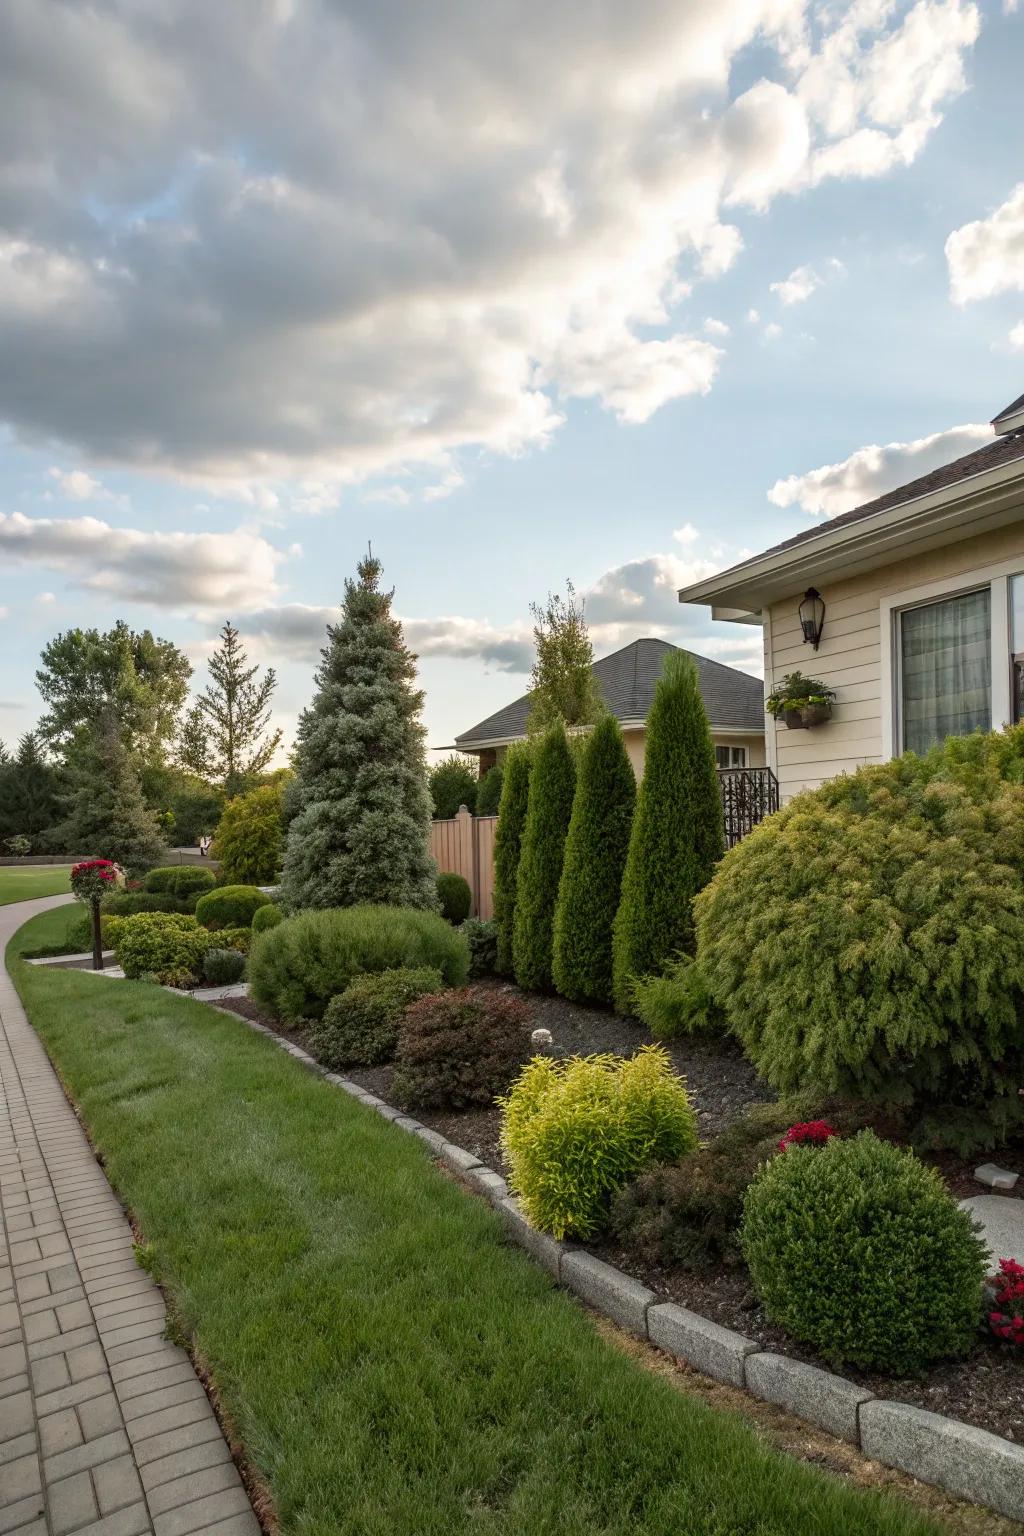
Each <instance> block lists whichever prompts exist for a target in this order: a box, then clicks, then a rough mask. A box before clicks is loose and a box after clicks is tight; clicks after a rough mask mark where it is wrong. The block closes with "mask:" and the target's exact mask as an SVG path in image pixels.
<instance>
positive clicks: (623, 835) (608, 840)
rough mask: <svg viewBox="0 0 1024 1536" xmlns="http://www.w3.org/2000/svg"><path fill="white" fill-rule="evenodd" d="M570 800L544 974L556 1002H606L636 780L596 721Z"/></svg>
mask: <svg viewBox="0 0 1024 1536" xmlns="http://www.w3.org/2000/svg"><path fill="white" fill-rule="evenodd" d="M578 772H579V777H578V779H577V783H576V798H575V799H574V801H573V806H572V820H571V821H570V822H569V835H568V837H567V839H566V843H565V862H564V864H563V866H562V880H561V884H560V886H559V888H558V905H557V906H556V908H555V941H554V954H553V959H552V976H553V979H554V983H555V986H556V987H557V989H558V991H559V992H561V994H562V996H563V997H571V998H573V999H575V1000H576V1001H577V1002H585V1003H610V1002H611V1000H612V925H613V923H614V922H615V914H616V912H617V911H618V907H619V895H620V892H621V889H622V874H623V870H624V869H625V867H626V853H627V851H628V849H629V832H630V827H631V826H632V823H633V807H634V805H635V803H636V777H635V775H634V773H633V769H632V765H631V764H630V761H629V754H628V753H627V751H626V743H625V741H624V740H623V736H622V730H621V728H620V726H619V722H618V721H617V720H616V718H615V716H614V715H610V714H607V715H604V716H602V718H601V719H600V720H599V721H598V723H597V725H596V726H595V727H594V729H593V731H591V733H590V735H589V736H588V737H587V739H586V741H585V743H584V746H583V750H582V753H581V755H580V759H579V768H578Z"/></svg>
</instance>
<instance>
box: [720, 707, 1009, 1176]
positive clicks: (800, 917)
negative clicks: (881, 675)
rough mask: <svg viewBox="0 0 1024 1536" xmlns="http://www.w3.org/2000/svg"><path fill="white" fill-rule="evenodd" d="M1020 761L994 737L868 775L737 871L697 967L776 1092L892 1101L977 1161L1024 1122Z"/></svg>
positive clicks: (803, 804) (777, 820)
mask: <svg viewBox="0 0 1024 1536" xmlns="http://www.w3.org/2000/svg"><path fill="white" fill-rule="evenodd" d="M1007 734H1008V735H1009V736H1011V737H1014V736H1016V733H1007ZM997 744H998V750H997ZM1000 751H1001V752H1002V753H1003V754H1004V759H1001V758H1000ZM1019 763H1020V759H1019V758H1018V757H1017V756H1016V755H1015V754H1013V753H1012V751H1011V745H1010V744H1008V743H1007V738H1006V737H995V738H992V737H989V738H984V737H979V738H977V739H976V743H975V744H974V745H973V746H972V745H971V744H970V743H968V744H964V743H957V744H956V745H955V746H954V745H953V744H952V743H950V744H949V745H948V746H947V748H945V749H942V750H939V751H936V752H934V753H932V754H930V755H929V756H928V757H927V758H925V759H919V758H916V757H914V756H912V755H909V754H908V755H907V756H906V757H903V758H898V759H896V760H895V761H894V762H890V763H886V764H884V765H881V766H879V767H872V768H862V769H859V770H858V771H857V772H856V773H854V774H851V775H849V776H848V777H844V778H841V779H836V780H834V781H832V782H831V783H828V784H825V785H822V787H821V788H820V789H817V790H814V791H811V792H809V793H807V794H803V795H800V796H798V797H797V798H796V799H795V800H792V801H791V802H790V803H789V805H787V806H786V807H785V808H784V809H783V810H782V811H780V812H778V813H777V814H776V815H775V816H771V817H769V818H768V820H766V821H764V822H763V823H762V824H761V825H760V826H759V827H757V828H756V829H755V830H754V832H753V833H752V834H751V835H750V836H749V837H747V838H744V840H743V841H742V842H741V843H739V844H738V845H737V846H736V847H735V848H733V849H732V850H731V851H730V852H729V853H728V854H727V855H726V857H725V858H724V859H723V861H722V864H721V867H720V869H719V871H718V873H717V874H716V876H715V878H714V879H713V880H712V882H711V884H710V885H709V886H708V888H707V889H706V890H705V891H704V892H703V893H702V895H701V896H700V897H699V898H698V900H697V903H696V912H697V933H698V963H699V965H700V968H701V972H702V974H703V976H704V978H705V979H706V981H707V984H708V986H709V988H710V990H711V993H712V995H713V997H714V999H715V1001H716V1003H717V1004H718V1005H719V1007H721V1008H722V1010H723V1011H724V1013H725V1015H726V1019H727V1022H728V1024H729V1026H730V1028H731V1029H732V1030H733V1031H734V1032H735V1033H736V1035H738V1036H739V1038H740V1040H741V1041H742V1043H743V1045H744V1047H745V1049H746V1051H747V1054H748V1055H749V1056H750V1058H751V1060H752V1061H753V1063H754V1065H755V1066H756V1067H757V1069H758V1071H759V1072H760V1073H761V1074H762V1076H764V1077H765V1078H767V1079H768V1081H769V1082H770V1083H772V1084H773V1085H774V1086H775V1087H776V1088H778V1089H780V1090H782V1091H784V1092H785V1091H788V1090H790V1089H792V1088H795V1087H799V1086H803V1085H818V1086H821V1087H823V1088H824V1089H825V1090H827V1091H833V1092H836V1093H838V1094H841V1095H845V1096H850V1097H856V1098H863V1099H870V1100H873V1101H874V1102H876V1103H879V1104H882V1105H887V1106H893V1107H894V1108H896V1109H898V1110H899V1111H900V1112H901V1113H902V1114H903V1115H904V1117H905V1119H906V1122H907V1124H908V1125H909V1126H910V1128H911V1130H912V1132H913V1135H914V1137H915V1139H916V1140H918V1141H920V1142H921V1143H925V1144H936V1145H950V1146H956V1147H958V1148H960V1149H961V1150H962V1151H968V1150H971V1149H973V1148H976V1147H979V1146H992V1145H994V1144H995V1143H996V1142H997V1141H999V1140H1001V1139H1003V1138H1005V1137H1006V1136H1007V1135H1008V1134H1010V1133H1011V1131H1013V1129H1014V1128H1017V1127H1020V1126H1021V1125H1022V1124H1024V1100H1022V1099H1021V1098H1020V1096H1019V1095H1018V1092H1017V1090H1018V1087H1019V1085H1020V1084H1021V1083H1022V1082H1024V880H1022V875H1024V789H1022V788H1021V787H1020V786H1019V785H1017V784H1013V783H1007V782H1005V781H1004V780H1003V779H1001V778H1000V777H999V771H1000V768H1001V767H1009V768H1014V767H1015V766H1016V767H1019Z"/></svg>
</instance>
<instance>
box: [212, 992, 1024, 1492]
mask: <svg viewBox="0 0 1024 1536" xmlns="http://www.w3.org/2000/svg"><path fill="white" fill-rule="evenodd" d="M207 1006H209V1007H212V1008H217V1004H216V1003H210V1004H208V1005H207ZM217 1011H218V1012H221V1013H226V1014H228V1015H229V1016H230V1017H231V1018H233V1019H234V1020H235V1021H236V1022H241V1023H243V1024H247V1025H248V1026H249V1028H250V1029H253V1030H256V1031H257V1032H258V1033H259V1034H264V1035H267V1036H269V1037H270V1038H271V1039H272V1040H273V1041H274V1042H275V1044H277V1045H278V1046H280V1047H281V1048H282V1049H283V1050H286V1051H287V1052H288V1054H289V1055H290V1056H293V1057H295V1059H296V1060H299V1061H301V1062H303V1064H304V1065H306V1066H308V1067H309V1068H311V1069H312V1070H313V1071H314V1072H318V1073H320V1075H321V1076H322V1077H323V1078H324V1080H325V1081H326V1082H329V1083H332V1084H334V1086H335V1087H337V1088H341V1089H342V1090H343V1091H344V1092H345V1093H347V1094H349V1095H350V1096H351V1097H352V1098H354V1099H357V1100H359V1101H360V1102H361V1103H363V1104H365V1105H366V1106H367V1108H368V1109H374V1110H376V1111H377V1113H378V1114H380V1115H382V1116H383V1117H384V1119H386V1120H390V1121H391V1123H392V1124H393V1125H396V1126H398V1127H400V1128H401V1129H402V1130H403V1131H410V1132H412V1133H413V1134H414V1135H416V1136H418V1137H419V1138H420V1139H421V1140H422V1141H424V1142H425V1143H426V1144H427V1146H428V1147H429V1148H430V1149H431V1152H432V1155H433V1156H434V1157H435V1158H437V1160H438V1161H442V1162H444V1163H445V1164H446V1165H447V1166H448V1167H450V1168H452V1169H453V1170H454V1171H455V1172H456V1173H458V1174H459V1176H460V1177H461V1178H462V1179H463V1180H464V1181H465V1182H466V1183H467V1184H469V1185H470V1186H471V1187H472V1188H474V1189H475V1190H477V1191H478V1192H479V1193H480V1194H482V1195H484V1196H485V1198H487V1199H488V1200H489V1201H490V1202H491V1204H492V1205H493V1206H494V1208H495V1210H496V1211H497V1213H498V1215H499V1216H500V1217H501V1218H502V1221H503V1222H504V1225H505V1230H506V1232H507V1233H508V1235H509V1236H510V1237H511V1238H512V1239H513V1240H514V1241H515V1242H516V1243H518V1244H519V1245H520V1247H522V1248H525V1249H526V1250H527V1252H528V1253H530V1254H531V1255H532V1256H533V1257H534V1258H535V1259H536V1260H537V1261H538V1263H540V1264H542V1265H543V1266H544V1268H545V1269H547V1270H548V1271H549V1272H550V1273H551V1274H552V1275H553V1276H554V1278H555V1279H556V1280H558V1281H560V1283H561V1284H562V1285H564V1286H565V1287H566V1288H567V1289H569V1290H572V1291H574V1292H575V1293H576V1294H577V1295H578V1296H580V1297H582V1299H583V1300H584V1301H586V1302H588V1303H589V1304H590V1305H591V1306H593V1307H594V1308H595V1309H596V1310H597V1311H599V1312H603V1313H604V1314H605V1315H606V1316H607V1317H610V1318H611V1319H612V1320H613V1321H614V1322H617V1323H619V1324H620V1325H621V1326H622V1327H623V1328H626V1329H628V1330H629V1331H630V1332H631V1333H634V1334H636V1335H638V1336H639V1337H640V1338H646V1339H649V1340H650V1342H651V1343H652V1344H655V1345H657V1347H658V1348H659V1349H663V1350H665V1351H666V1352H667V1353H668V1354H671V1355H673V1356H675V1358H676V1359H678V1360H681V1361H683V1362H684V1363H685V1364H687V1365H691V1366H693V1367H694V1369H695V1370H699V1371H702V1372H704V1374H705V1375H707V1376H712V1377H714V1378H715V1380H717V1381H722V1382H726V1383H728V1384H729V1385H730V1386H735V1387H742V1388H744V1389H745V1390H746V1391H748V1392H750V1394H751V1395H752V1396H754V1397H758V1398H760V1399H762V1400H763V1401H764V1402H769V1403H776V1404H777V1405H778V1406H779V1407H781V1408H785V1409H787V1410H788V1411H789V1412H791V1413H793V1414H795V1415H796V1416H797V1417H798V1418H801V1419H804V1420H806V1421H807V1422H809V1423H811V1424H816V1425H818V1426H819V1427H820V1428H821V1429H824V1430H826V1431H828V1433H829V1434H833V1435H836V1436H838V1437H839V1438H841V1439H844V1440H848V1441H849V1442H850V1443H852V1444H854V1445H859V1447H860V1449H861V1450H862V1451H863V1453H864V1455H865V1456H868V1457H870V1458H871V1459H872V1460H873V1461H879V1462H882V1463H883V1464H884V1465H886V1466H890V1467H896V1468H898V1469H899V1470H900V1471H901V1472H906V1473H908V1474H909V1476H911V1477H916V1478H917V1479H918V1480H919V1481H920V1482H923V1483H930V1484H932V1485H933V1486H938V1487H940V1488H946V1489H948V1490H949V1491H950V1492H951V1493H954V1494H957V1495H958V1496H959V1497H960V1498H964V1499H969V1500H971V1501H972V1502H973V1503H975V1504H980V1505H987V1506H989V1507H990V1508H992V1509H996V1510H998V1511H999V1512H1000V1513H1001V1514H1004V1515H1009V1516H1010V1517H1011V1519H1017V1520H1024V1447H1021V1446H1017V1445H1014V1444H1013V1443H1012V1442H1011V1441H1009V1440H1004V1439H1003V1438H1002V1437H1001V1436H1000V1435H994V1434H990V1433H989V1432H988V1431H987V1430H983V1429H976V1428H974V1426H973V1425H970V1424H963V1423H961V1422H960V1421H959V1420H958V1419H949V1418H946V1417H945V1416H944V1415H942V1414H939V1413H929V1412H928V1411H927V1410H925V1409H923V1408H915V1407H912V1406H911V1405H910V1404H909V1403H897V1402H892V1401H890V1400H889V1399H888V1398H877V1397H872V1395H871V1394H870V1393H869V1392H865V1391H862V1389H861V1388H859V1387H858V1386H856V1384H855V1383H854V1382H851V1381H847V1380H846V1379H845V1377H842V1376H836V1375H834V1374H833V1373H832V1372H831V1371H824V1370H821V1369H820V1368H819V1367H818V1366H813V1365H808V1364H806V1363H805V1362H804V1361H801V1360H791V1359H790V1358H789V1357H788V1356H787V1355H779V1354H774V1353H772V1352H771V1351H768V1350H761V1349H760V1347H759V1346H758V1345H757V1344H756V1343H755V1342H754V1340H753V1339H748V1338H745V1337H744V1336H743V1334H740V1333H734V1332H733V1330H732V1329H731V1328H723V1327H722V1326H721V1325H720V1324H719V1323H715V1322H712V1321H711V1319H710V1318H706V1317H701V1316H700V1314H699V1313H697V1312H691V1311H690V1310H689V1309H688V1308H686V1307H680V1306H677V1305H676V1304H675V1302H659V1301H658V1298H657V1296H656V1295H655V1294H654V1292H653V1291H650V1290H648V1289H647V1287H646V1286H644V1285H641V1284H640V1282H639V1281H637V1280H634V1279H633V1278H632V1276H631V1275H626V1274H623V1272H622V1271H621V1270H619V1269H616V1268H615V1266H614V1265H612V1264H606V1263H605V1262H604V1261H603V1260H602V1259H598V1258H596V1257H595V1256H594V1255H593V1254H591V1253H587V1252H586V1250H584V1249H581V1248H579V1247H577V1246H575V1245H574V1244H572V1243H565V1242H559V1241H558V1240H557V1239H556V1238H553V1237H549V1236H548V1234H547V1233H546V1232H539V1231H538V1230H537V1228H536V1227H531V1225H530V1223H529V1222H528V1221H527V1219H526V1217H525V1216H524V1214H523V1211H522V1209H521V1207H520V1205H519V1202H518V1200H515V1199H513V1198H512V1197H510V1196H509V1195H508V1193H507V1186H506V1184H505V1180H504V1179H503V1178H502V1177H501V1175H500V1174H498V1173H495V1172H494V1170H493V1169H491V1168H488V1167H486V1166H485V1165H484V1164H483V1163H481V1162H480V1160H479V1158H477V1157H475V1156H474V1155H473V1154H472V1153H471V1152H467V1151H466V1150H465V1149H464V1148H462V1147H457V1146H456V1145H455V1144H454V1143H453V1142H450V1141H448V1140H446V1138H445V1137H443V1136H441V1135H440V1133H439V1132H437V1131H432V1130H431V1129H430V1128H429V1127H428V1126H425V1125H421V1124H420V1122H419V1121H418V1120H414V1119H413V1118H412V1116H410V1115H406V1114H403V1113H402V1111H401V1110H397V1109H395V1108H394V1107H393V1106H392V1105H390V1104H387V1103H385V1101H384V1100H383V1099H379V1098H378V1097H377V1096H376V1095H375V1094H372V1093H369V1092H368V1091H367V1090H366V1089H365V1088H361V1087H360V1086H359V1084H358V1083H354V1082H352V1080H351V1079H350V1078H347V1077H342V1076H341V1074H340V1073H338V1072H325V1071H324V1069H323V1068H322V1067H321V1066H320V1065H319V1063H318V1062H316V1061H314V1060H313V1058H312V1057H311V1056H310V1055H309V1054H308V1053H307V1052H306V1051H303V1050H302V1049H301V1048H300V1047H299V1046H296V1045H293V1044H292V1042H291V1041H286V1040H283V1039H282V1038H281V1037H280V1036H279V1035H277V1034H275V1033H274V1031H273V1030H271V1029H268V1028H267V1027H266V1026H265V1025H261V1024H258V1023H256V1021H255V1020H253V1019H246V1018H243V1017H242V1015H240V1014H237V1013H234V1012H232V1010H231V1009H229V1008H218V1009H217Z"/></svg>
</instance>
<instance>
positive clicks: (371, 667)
mask: <svg viewBox="0 0 1024 1536" xmlns="http://www.w3.org/2000/svg"><path fill="white" fill-rule="evenodd" d="M358 570H359V579H358V581H351V580H349V581H346V583H345V599H344V602H343V604H342V617H341V622H340V623H339V624H337V625H331V626H329V627H328V630H327V645H326V646H325V648H324V650H323V651H322V652H321V657H322V660H321V662H320V666H319V668H318V670H317V674H316V687H317V691H316V695H315V697H314V699H313V702H312V704H311V705H310V706H309V708H308V709H306V710H304V711H303V713H302V716H301V718H300V720H299V728H298V734H297V746H296V770H297V777H296V782H295V788H294V790H293V791H291V792H290V793H291V797H292V798H293V803H297V804H298V806H299V809H298V813H297V814H296V815H295V817H294V819H293V820H292V822H291V824H290V826H289V828H288V840H287V845H286V850H285V859H284V877H283V881H282V888H283V897H284V902H285V905H286V906H287V907H289V908H291V909H298V908H304V907H345V906H352V905H355V904H356V903H358V902H374V903H377V904H383V905H387V906H397V907H421V908H426V909H429V910H435V909H436V907H437V892H436V889H435V885H434V881H435V877H436V874H437V871H436V868H435V865H434V861H433V859H432V858H431V857H430V849H429V837H430V795H429V792H428V790H427V773H426V762H425V759H424V749H423V738H424V730H423V726H422V725H421V723H420V711H421V709H422V707H423V694H422V693H421V692H420V691H419V689H418V688H416V687H415V678H416V658H415V656H414V655H413V654H412V652H411V651H410V650H409V648H408V646H407V645H406V643H405V640H404V638H403V635H402V626H401V624H400V623H399V622H398V620H397V619H395V618H393V617H392V615H391V599H392V596H393V593H391V592H382V591H381V590H380V573H381V566H380V561H379V560H375V559H374V558H373V556H372V555H368V556H367V557H366V558H365V559H364V560H362V561H361V562H360V564H359V568H358Z"/></svg>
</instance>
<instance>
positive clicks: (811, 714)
mask: <svg viewBox="0 0 1024 1536" xmlns="http://www.w3.org/2000/svg"><path fill="white" fill-rule="evenodd" d="M835 701H836V695H835V690H834V689H833V688H829V687H828V686H827V684H825V683H822V682H819V681H818V679H817V678H814V677H804V675H803V673H802V672H790V673H788V674H787V675H786V676H785V677H784V678H783V679H782V682H781V683H780V684H779V686H778V687H777V688H775V689H773V690H772V692H771V693H770V694H769V695H768V697H767V699H766V700H765V706H764V707H765V709H766V710H767V711H768V713H769V714H770V715H774V716H775V718H776V719H778V717H779V716H780V715H781V716H782V718H783V720H784V721H785V722H786V725H787V726H788V727H789V729H790V730H791V731H803V730H807V729H809V728H810V727H811V726H815V725H823V724H824V723H825V721H826V720H831V718H832V706H833V704H834V703H835Z"/></svg>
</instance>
